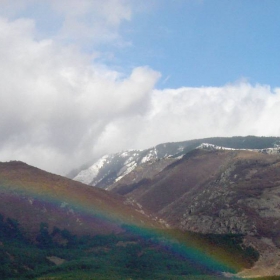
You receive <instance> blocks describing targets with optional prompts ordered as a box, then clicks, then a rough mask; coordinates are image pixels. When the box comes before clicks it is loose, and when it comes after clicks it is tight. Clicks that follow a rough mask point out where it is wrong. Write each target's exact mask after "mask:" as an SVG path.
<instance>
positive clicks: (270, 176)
mask: <svg viewBox="0 0 280 280" xmlns="http://www.w3.org/2000/svg"><path fill="white" fill-rule="evenodd" d="M206 140H207V141H206ZM279 141H280V139H279V138H276V137H274V138H273V137H270V138H269V137H268V138H265V137H253V136H249V137H232V138H209V139H200V140H192V141H185V142H180V143H166V144H160V145H158V146H156V147H154V148H151V149H148V150H144V151H135V150H133V151H124V152H120V153H118V154H114V155H105V156H104V157H102V158H101V159H100V160H98V161H97V162H96V163H94V164H93V165H91V166H90V167H89V168H88V169H85V170H82V171H80V172H79V173H78V174H77V175H76V176H75V178H74V179H75V180H71V179H68V178H65V177H62V176H58V175H55V174H50V173H48V172H45V171H43V170H40V169H38V168H35V167H32V166H29V165H27V164H26V163H22V162H18V161H11V162H3V163H0V215H1V216H0V228H1V231H0V254H1V259H2V264H1V267H0V275H1V279H78V278H77V277H78V276H77V275H80V276H81V275H83V277H82V278H83V279H229V278H230V279H231V278H232V279H236V278H246V279H247V278H250V279H253V278H254V277H258V279H261V278H259V277H266V278H263V279H277V277H278V275H280V266H279V263H280V223H279V217H280V206H279V205H280V155H279V151H280V148H279V143H280V142H279ZM78 179H79V180H80V182H79V180H78ZM93 183H96V185H97V187H96V186H91V184H93ZM271 277H272V278H271ZM274 277H275V278H274Z"/></svg>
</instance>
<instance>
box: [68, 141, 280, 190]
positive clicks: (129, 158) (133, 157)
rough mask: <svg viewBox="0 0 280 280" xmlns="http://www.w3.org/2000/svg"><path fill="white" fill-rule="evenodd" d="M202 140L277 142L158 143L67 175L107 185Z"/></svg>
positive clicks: (261, 144) (247, 145) (263, 144)
mask: <svg viewBox="0 0 280 280" xmlns="http://www.w3.org/2000/svg"><path fill="white" fill-rule="evenodd" d="M203 143H208V144H209V145H214V146H217V147H224V148H232V149H251V150H252V149H255V150H256V149H259V150H264V149H269V148H277V146H278V145H280V137H256V136H246V137H241V136H236V137H214V138H203V139H194V140H187V141H182V142H170V143H163V144H159V145H157V146H155V147H152V148H149V149H146V150H128V151H123V152H119V153H115V154H110V155H105V156H103V157H101V158H100V159H99V160H97V161H96V162H95V163H94V164H92V165H90V166H89V167H88V168H84V169H82V170H80V171H79V172H78V173H77V174H76V175H75V176H72V177H71V178H72V179H74V180H76V181H80V182H83V183H85V184H88V185H92V186H97V187H100V188H104V189H106V188H108V187H109V186H110V185H112V184H114V183H116V182H117V181H119V180H120V179H122V178H123V177H124V176H126V175H127V174H129V173H130V172H131V171H133V170H134V169H135V168H136V167H137V166H139V165H141V164H145V163H146V162H154V161H158V160H161V159H164V158H168V157H171V158H175V159H176V158H180V156H183V155H184V154H186V153H188V152H189V151H191V150H193V149H195V148H197V147H198V146H199V145H202V144H203Z"/></svg>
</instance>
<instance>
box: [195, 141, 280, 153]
mask: <svg viewBox="0 0 280 280" xmlns="http://www.w3.org/2000/svg"><path fill="white" fill-rule="evenodd" d="M197 149H204V150H211V151H212V150H229V151H234V150H239V151H240V150H241V151H251V152H258V153H264V154H280V146H279V145H275V147H273V148H265V149H234V148H228V147H222V146H217V145H213V144H209V143H202V144H200V145H199V146H198V147H197Z"/></svg>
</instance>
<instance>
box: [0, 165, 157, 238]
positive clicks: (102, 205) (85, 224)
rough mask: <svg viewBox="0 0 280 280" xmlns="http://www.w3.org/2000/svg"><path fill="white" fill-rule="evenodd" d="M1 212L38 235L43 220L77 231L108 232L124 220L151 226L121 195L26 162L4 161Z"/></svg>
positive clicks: (117, 228)
mask: <svg viewBox="0 0 280 280" xmlns="http://www.w3.org/2000/svg"><path fill="white" fill-rule="evenodd" d="M0 214H1V215H3V216H4V217H5V218H12V219H16V220H17V221H18V222H19V223H20V225H21V226H22V227H23V229H24V231H26V232H27V233H29V234H30V235H31V236H35V235H36V234H37V232H38V230H39V228H40V224H41V223H42V222H44V223H48V225H49V229H50V230H51V229H52V228H53V227H58V228H60V229H67V230H69V231H71V232H73V233H75V234H91V235H94V234H108V233H112V232H120V231H122V227H121V226H122V225H123V224H136V225H142V226H151V225H152V222H150V221H149V220H148V219H147V218H146V217H145V216H144V215H142V214H141V213H138V212H136V211H135V210H134V209H132V208H131V207H129V206H127V205H125V204H124V201H123V199H122V198H120V197H119V196H118V195H114V194H111V193H108V192H106V191H104V190H101V189H98V188H94V187H90V186H87V185H84V184H82V183H79V182H76V181H73V180H70V179H67V178H64V177H61V176H57V175H54V174H50V173H48V172H45V171H43V170H40V169H38V168H34V167H31V166H29V165H27V164H25V163H22V162H7V163H0Z"/></svg>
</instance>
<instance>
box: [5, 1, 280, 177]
mask: <svg viewBox="0 0 280 280" xmlns="http://www.w3.org/2000/svg"><path fill="white" fill-rule="evenodd" d="M279 11H280V2H279V1H278V0H265V1H264V0H262V1H261V0H231V1H230V0H149V1H148V0H141V1H137V0H102V1H100V0H2V1H0V111H1V119H0V160H1V161H6V160H13V159H15V160H22V161H25V162H27V163H30V164H32V165H35V166H38V167H40V168H43V169H46V170H48V171H51V172H54V173H59V174H65V173H67V172H69V171H70V170H71V169H73V168H77V167H79V166H80V165H83V164H84V163H86V162H92V161H94V160H95V159H98V157H100V156H103V155H104V154H108V153H114V152H119V151H120V150H126V149H144V148H149V147H151V146H154V145H157V144H159V143H164V142H171V141H172V142H174V141H183V140H188V139H194V138H205V137H214V136H237V135H260V136H279V135H280V125H279V124H278V122H277V120H279V119H280V85H279V73H280V71H279V70H280V69H279V67H280V66H279V65H280V63H279V62H280V61H279V59H280V58H279V57H280V56H279V55H278V52H279V49H280V46H279V45H280V41H279V40H280V39H279V38H280V36H279V33H280V32H279V31H280V30H279V29H280V19H279Z"/></svg>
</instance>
